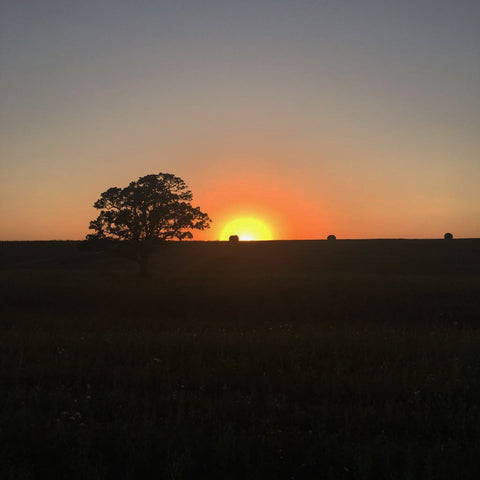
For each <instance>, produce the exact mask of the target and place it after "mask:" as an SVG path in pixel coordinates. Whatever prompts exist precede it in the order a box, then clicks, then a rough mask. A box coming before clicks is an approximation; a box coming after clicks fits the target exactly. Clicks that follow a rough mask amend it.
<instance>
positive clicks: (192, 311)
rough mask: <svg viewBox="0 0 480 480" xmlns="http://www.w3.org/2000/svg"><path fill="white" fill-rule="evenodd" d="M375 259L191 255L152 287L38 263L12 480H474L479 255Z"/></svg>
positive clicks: (278, 250)
mask: <svg viewBox="0 0 480 480" xmlns="http://www.w3.org/2000/svg"><path fill="white" fill-rule="evenodd" d="M452 244H455V242H451V243H450V245H452ZM370 245H371V247H370V249H368V248H367V247H368V244H367V247H365V244H363V243H362V244H360V245H357V246H355V245H351V244H347V245H342V244H341V243H340V244H337V245H335V246H334V247H333V248H335V249H336V250H335V251H332V247H330V246H325V244H324V243H323V242H319V243H318V244H316V243H311V244H310V243H308V244H302V243H295V242H288V244H285V245H284V244H280V245H276V244H266V245H264V244H251V245H248V246H245V247H246V248H243V247H244V245H240V246H239V247H240V248H241V249H242V250H240V249H238V248H237V249H236V250H234V249H233V248H230V246H224V245H215V244H213V245H210V244H205V245H196V244H192V245H185V246H176V245H175V246H174V247H172V248H170V249H169V250H167V252H160V253H159V255H158V256H157V257H156V258H155V259H154V262H153V263H154V273H153V275H152V277H151V278H148V279H139V278H138V277H137V276H136V275H135V273H134V267H132V268H131V267H130V266H129V265H128V264H126V263H123V262H122V261H119V260H109V259H108V257H105V258H104V257H102V256H100V257H98V258H97V257H91V256H83V255H78V256H77V254H76V253H71V255H66V256H62V257H61V258H60V259H59V258H58V257H54V259H52V257H51V256H50V257H49V259H50V260H48V261H45V262H44V263H42V262H38V260H41V259H38V258H37V259H35V263H30V264H27V265H26V264H25V255H23V257H22V265H21V267H20V266H19V263H16V264H15V263H14V262H12V263H11V264H10V265H9V266H8V268H6V269H4V271H2V272H1V282H2V284H1V288H2V290H1V291H2V296H3V302H2V303H3V309H4V310H3V311H4V315H3V317H2V322H1V331H0V332H1V357H0V359H1V364H0V372H1V375H0V378H1V387H2V389H1V391H2V396H1V397H0V402H1V403H0V405H1V409H0V426H1V428H0V445H1V446H0V455H1V458H0V460H1V461H0V476H1V477H2V478H25V479H27V478H40V477H45V478H93V479H95V478H98V479H114V478H115V479H117V478H132V479H133V478H166V479H169V478H171V479H182V478H192V479H193V478H239V479H240V478H253V479H255V478H273V479H275V478H278V479H290V478H297V479H303V478H307V479H308V478H316V479H318V478H326V479H328V478H332V479H337V478H356V479H376V478H378V479H417V478H418V479H419V478H422V479H439V478H441V479H443V478H444V479H447V478H448V479H452V478H462V479H463V478H465V479H468V478H477V477H478V476H479V475H480V469H479V467H478V451H479V447H480V442H479V438H480V405H479V399H480V349H479V346H480V331H479V329H478V327H479V324H478V319H479V318H480V295H479V293H480V281H479V279H480V276H479V275H478V273H479V271H478V263H477V264H476V263H475V262H476V258H477V257H476V256H475V255H476V250H475V248H477V245H478V244H475V243H473V244H472V245H473V246H470V247H469V248H470V251H472V252H473V253H472V254H471V255H470V256H469V255H467V254H466V253H465V252H462V251H460V253H459V251H454V252H453V253H451V252H450V253H451V255H453V258H452V257H447V259H445V255H444V254H443V253H441V254H439V253H438V252H437V254H436V255H430V258H429V259H428V261H427V260H425V258H423V260H421V261H419V260H418V258H419V256H421V255H419V251H420V253H421V250H422V248H423V244H422V243H420V244H418V243H413V244H408V245H407V246H405V245H404V244H403V243H402V244H398V245H397V246H396V247H395V244H394V245H393V246H392V245H389V244H387V246H385V245H383V246H382V248H380V249H379V248H376V247H374V246H372V244H370ZM456 245H457V244H455V247H454V248H460V247H457V246H456ZM443 246H444V244H441V245H440V247H436V248H443ZM387 247H388V248H387ZM474 247H475V248H474ZM462 248H464V247H462ZM342 249H343V250H342ZM362 249H363V250H362ZM467 250H468V249H467ZM49 253H51V252H49ZM400 253H401V254H402V255H403V256H402V260H403V261H402V262H397V260H396V255H397V254H400ZM447 253H448V252H447ZM467 253H468V252H467ZM335 256H336V257H335ZM365 257H368V259H367V258H365ZM389 259H390V260H389ZM392 259H393V260H392ZM468 259H469V260H468ZM472 259H473V263H472ZM467 260H468V264H467V263H466V262H467ZM389 262H390V263H389ZM422 262H423V263H422ZM39 263H40V265H39ZM439 263H440V264H441V265H439ZM16 265H17V266H16ZM367 265H370V268H366V266H367Z"/></svg>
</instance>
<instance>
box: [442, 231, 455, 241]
mask: <svg viewBox="0 0 480 480" xmlns="http://www.w3.org/2000/svg"><path fill="white" fill-rule="evenodd" d="M443 238H444V239H445V240H452V239H453V235H452V234H451V233H448V232H447V233H446V234H445V235H444V236H443Z"/></svg>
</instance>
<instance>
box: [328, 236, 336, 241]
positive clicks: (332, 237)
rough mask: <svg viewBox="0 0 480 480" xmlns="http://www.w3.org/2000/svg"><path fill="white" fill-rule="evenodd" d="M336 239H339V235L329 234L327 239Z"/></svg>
mask: <svg viewBox="0 0 480 480" xmlns="http://www.w3.org/2000/svg"><path fill="white" fill-rule="evenodd" d="M336 239H337V237H336V236H335V235H329V236H328V237H327V240H336Z"/></svg>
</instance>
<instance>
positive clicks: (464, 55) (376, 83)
mask: <svg viewBox="0 0 480 480" xmlns="http://www.w3.org/2000/svg"><path fill="white" fill-rule="evenodd" d="M479 23H480V4H479V2H477V1H474V0H459V1H455V2H453V1H446V0H421V1H418V2H413V1H406V2H403V1H402V2H400V1H392V0H381V1H380V0H378V1H377V0H365V1H362V2H350V1H344V0H339V1H333V0H331V1H305V0H299V1H295V2H294V1H283V0H275V1H273V0H266V1H264V0H257V1H250V0H247V1H241V2H240V1H238V2H233V1H232V2H228V1H211V0H207V1H202V2H198V1H185V2H183V1H182V2H179V1H156V2H155V1H141V2H133V1H131V2H128V1H85V2H64V1H52V0H46V1H42V2H37V1H22V2H20V1H9V0H4V1H2V2H1V47H0V49H1V59H0V67H1V77H0V80H1V84H0V94H1V98H2V101H1V118H0V121H1V135H2V136H1V183H0V192H1V193H0V208H1V210H0V215H1V227H0V238H1V239H2V240H49V239H75V240H79V239H83V238H84V237H85V235H86V234H87V233H88V223H89V220H90V219H91V217H92V215H93V214H94V209H93V202H94V201H95V200H96V198H97V196H98V194H99V193H100V192H102V191H104V190H105V189H106V188H108V187H110V186H118V187H122V186H125V185H127V184H128V182H129V181H131V180H133V179H136V178H139V177H140V176H142V175H147V174H151V173H158V172H172V173H174V174H176V175H179V176H180V177H181V178H183V179H184V180H185V181H186V183H187V184H188V186H189V187H190V188H191V189H192V192H193V193H194V203H196V204H198V205H200V206H201V207H202V208H204V209H205V210H206V211H207V212H208V213H209V215H210V217H211V218H212V227H211V228H210V229H209V230H205V231H203V232H197V233H196V234H195V235H194V239H197V240H219V239H222V231H223V230H224V229H225V226H226V225H227V224H228V223H229V222H231V221H234V220H236V219H238V218H245V217H247V218H255V219H257V220H258V221H260V222H263V223H264V224H265V225H266V227H267V228H268V230H269V232H270V233H271V237H269V238H273V239H318V238H324V237H325V236H326V235H327V234H329V233H332V232H335V234H336V235H337V236H338V237H339V238H440V237H442V236H443V234H444V233H445V232H446V231H452V232H453V233H454V235H455V237H456V238H459V237H470V238H471V237H478V236H480V194H479V192H480V182H479V179H480V151H479V140H478V139H479V132H480V95H479V85H480V37H479V31H480V28H479Z"/></svg>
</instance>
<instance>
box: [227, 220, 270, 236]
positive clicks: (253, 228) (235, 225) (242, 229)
mask: <svg viewBox="0 0 480 480" xmlns="http://www.w3.org/2000/svg"><path fill="white" fill-rule="evenodd" d="M230 235H238V237H239V239H240V240H241V241H252V240H273V235H272V232H271V230H270V228H269V227H268V226H267V225H266V224H265V223H264V222H263V221H262V220H260V219H258V218H255V217H240V218H236V219H234V220H230V221H229V222H228V223H227V224H226V225H225V226H224V227H223V229H222V232H221V234H220V240H228V239H229V237H230Z"/></svg>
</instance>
